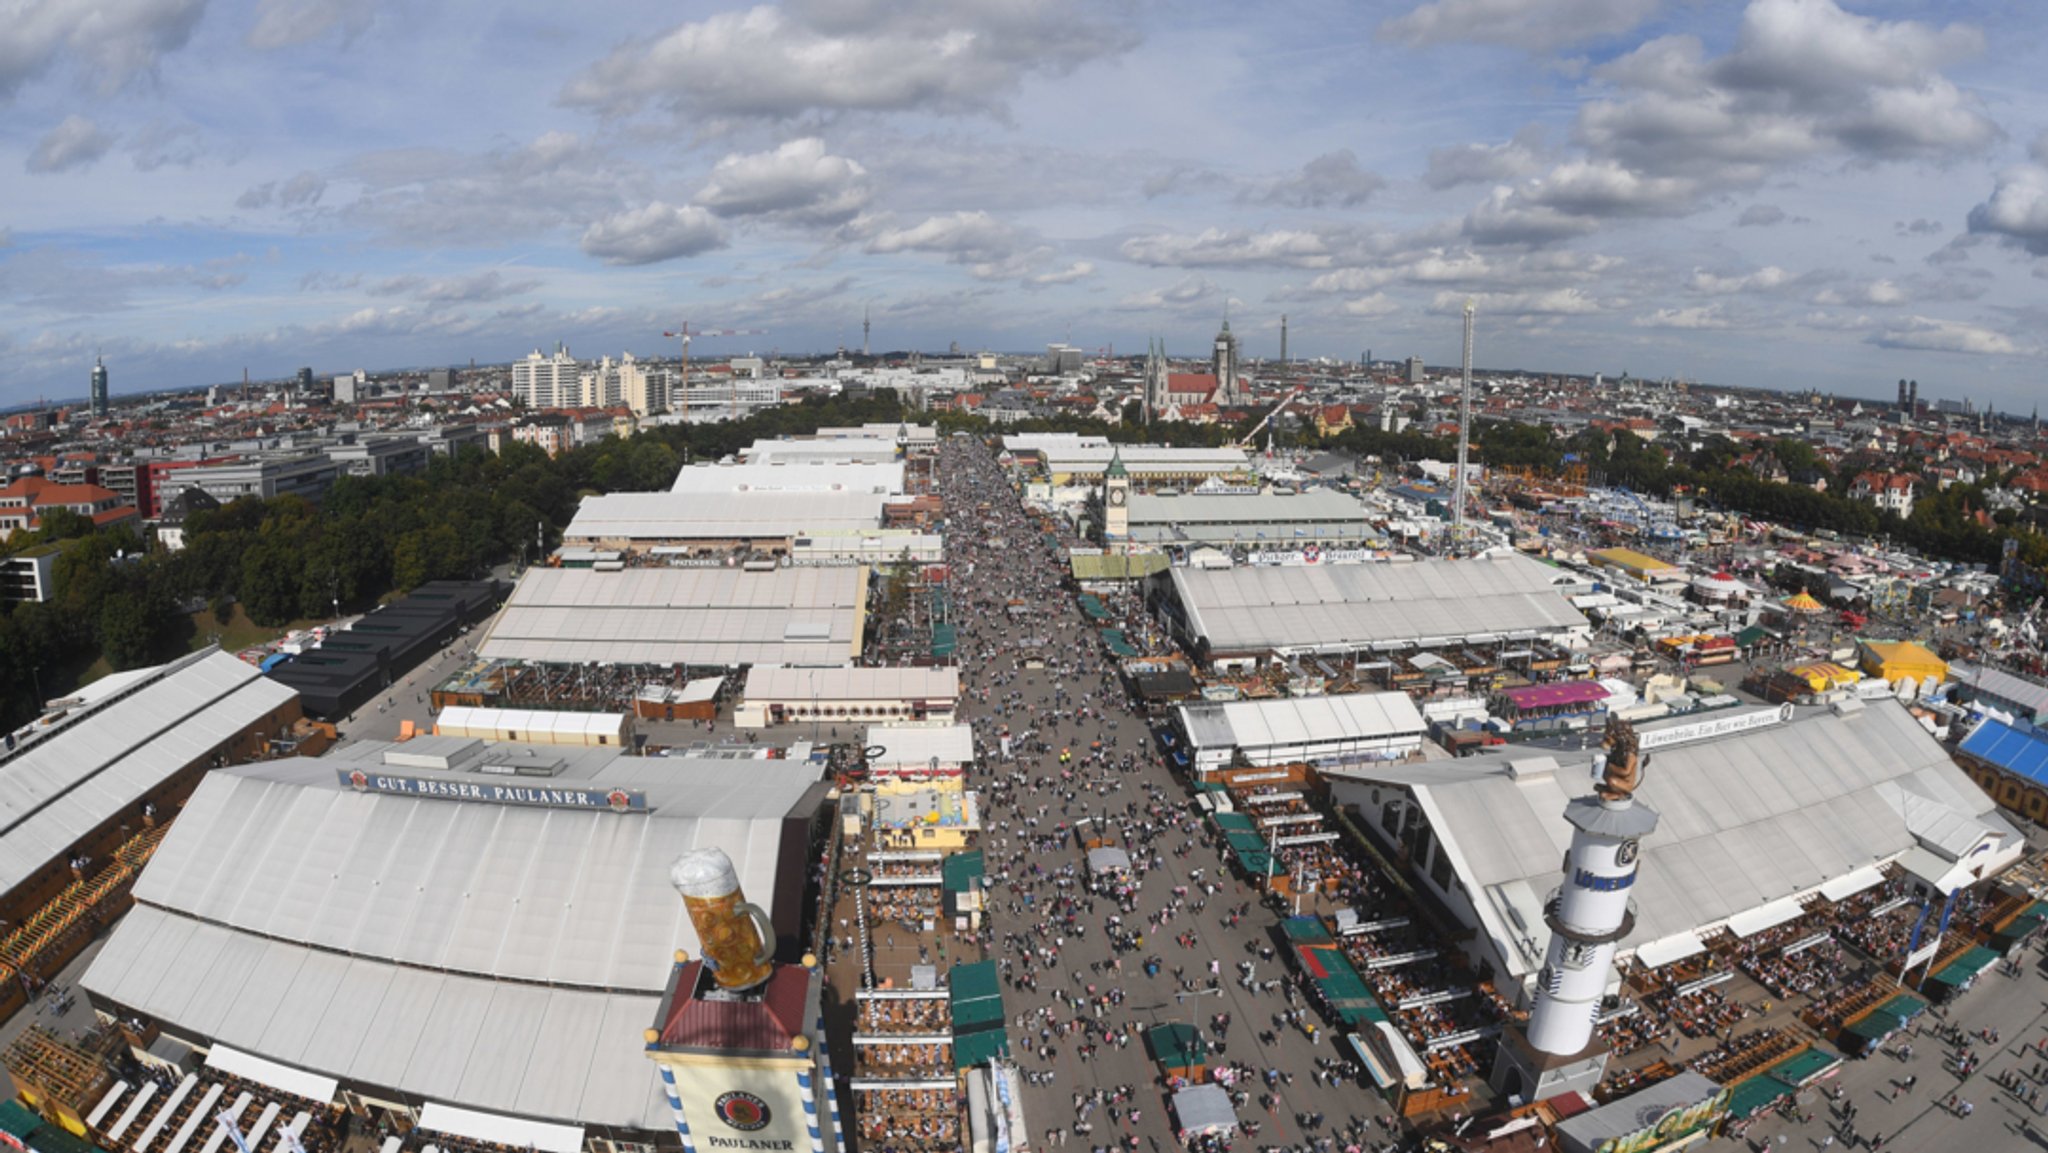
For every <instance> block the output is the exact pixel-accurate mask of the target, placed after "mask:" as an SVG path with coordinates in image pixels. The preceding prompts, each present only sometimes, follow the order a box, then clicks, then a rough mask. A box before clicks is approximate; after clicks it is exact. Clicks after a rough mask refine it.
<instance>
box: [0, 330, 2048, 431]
mask: <svg viewBox="0 0 2048 1153" xmlns="http://www.w3.org/2000/svg"><path fill="white" fill-rule="evenodd" d="M562 343H563V344H566V345H568V346H569V349H570V354H571V355H572V356H575V358H576V359H577V360H578V361H579V362H583V361H588V362H590V363H593V364H594V363H596V361H597V360H598V359H599V358H601V357H604V356H610V355H615V354H613V353H609V352H600V353H598V354H597V355H596V356H592V357H585V356H581V355H578V354H577V353H576V352H575V342H574V341H567V340H565V341H563V342H562ZM529 351H531V350H529ZM543 351H545V349H543ZM624 351H626V352H631V353H632V355H633V356H634V357H635V358H636V359H641V360H649V361H652V360H675V359H677V356H676V354H673V353H652V354H647V355H644V356H643V355H642V354H641V353H639V352H634V351H633V350H631V349H626V350H624ZM1083 351H1084V352H1088V350H1086V349H1084V350H1083ZM982 353H988V354H990V355H994V356H1002V357H1031V356H1043V355H1044V350H1043V349H1042V348H1041V349H1037V350H1015V349H1012V350H1005V349H994V348H978V349H975V350H974V351H971V352H969V351H965V350H963V351H961V352H960V353H959V354H958V356H959V357H961V358H963V359H964V358H968V357H973V356H978V355H981V354H982ZM765 355H766V354H763V353H745V352H740V353H732V354H729V355H728V354H719V355H713V356H708V357H704V358H702V360H701V363H708V364H721V363H725V362H727V361H730V360H733V359H735V358H741V357H747V356H765ZM777 355H778V356H781V357H785V358H798V359H819V358H826V357H832V356H835V355H837V351H836V350H834V351H819V352H799V353H791V352H783V353H778V354H777ZM847 355H851V356H858V355H860V353H858V352H855V351H853V350H850V349H849V350H847ZM868 355H869V359H881V358H885V357H890V356H907V355H917V356H932V357H952V356H954V355H955V354H953V353H951V352H948V351H934V350H931V349H914V348H896V349H884V350H881V351H878V352H874V353H871V354H868ZM1097 355H1098V354H1095V353H1092V352H1090V353H1088V356H1089V358H1090V359H1095V358H1096V357H1097ZM1144 355H1145V354H1144V353H1141V352H1138V353H1133V352H1124V353H1117V354H1115V359H1117V360H1136V359H1140V358H1142V357H1143V356H1144ZM1167 356H1168V358H1169V359H1171V360H1177V361H1186V362H1191V363H1194V362H1201V361H1205V360H1207V359H1208V356H1207V354H1206V353H1199V354H1191V355H1186V356H1183V355H1180V354H1177V353H1173V352H1168V354H1167ZM520 359H523V356H522V357H515V358H513V359H512V360H479V361H477V362H475V364H474V366H472V365H471V364H470V363H469V362H468V361H467V360H465V361H462V362H459V363H441V362H437V361H435V362H425V363H421V364H417V365H400V366H394V367H388V368H374V369H372V368H363V369H360V370H358V369H350V370H348V371H349V372H355V371H362V372H364V373H367V374H369V375H370V376H371V377H372V378H375V377H378V376H384V375H392V374H398V373H424V372H434V371H438V370H443V369H446V370H452V371H457V372H470V371H477V370H482V369H488V368H509V367H510V366H511V365H512V364H513V363H515V362H516V361H517V360H520ZM1244 359H1245V360H1247V361H1249V362H1254V363H1259V362H1263V363H1274V362H1277V361H1278V359H1279V358H1278V357H1277V356H1274V357H1271V358H1259V357H1245V358H1244ZM1406 359H1407V358H1406V357H1376V358H1375V359H1374V363H1376V364H1399V363H1402V362H1403V361H1405V360H1406ZM692 360H693V361H696V360H698V358H696V357H692ZM1316 360H1330V361H1333V362H1337V363H1345V364H1348V365H1349V366H1350V367H1353V368H1356V367H1358V362H1357V360H1356V359H1353V360H1351V361H1348V362H1344V361H1340V360H1338V358H1336V357H1330V356H1306V355H1304V356H1293V355H1290V357H1289V363H1307V362H1311V361H1316ZM1423 364H1424V367H1425V368H1429V369H1434V370H1450V371H1456V369H1457V366H1455V365H1445V364H1434V363H1431V362H1429V361H1427V360H1425V361H1424V362H1423ZM107 370H108V381H109V388H108V397H109V400H110V402H111V401H113V400H116V399H121V398H127V399H129V400H135V399H139V398H148V397H161V396H175V395H182V394H186V393H192V392H200V391H204V390H206V389H210V388H240V387H241V386H242V380H241V379H240V378H239V377H237V378H235V379H232V380H221V381H211V382H208V383H204V384H190V385H173V386H167V387H162V388H152V389H143V390H139V391H128V392H124V391H123V390H121V389H120V388H118V387H115V386H114V385H115V382H117V381H118V380H119V379H120V377H119V373H118V372H117V371H116V366H114V365H112V364H109V365H108V366H107ZM1472 374H1473V377H1474V378H1475V380H1476V379H1477V378H1479V377H1482V376H1484V377H1543V376H1552V377H1566V378H1574V379H1584V380H1590V379H1592V378H1594V377H1596V376H1598V377H1604V378H1605V379H1606V380H1607V381H1609V382H1610V383H1611V382H1614V381H1617V380H1619V379H1620V378H1621V373H1619V372H1614V373H1608V372H1603V371H1600V370H1594V371H1590V372H1588V371H1567V370H1560V369H1549V368H1545V369H1538V368H1488V367H1484V366H1481V365H1476V364H1475V365H1474V366H1473V368H1472ZM297 375H298V370H297V369H294V370H292V371H291V372H290V373H288V374H285V375H281V376H262V377H258V376H251V377H250V378H249V381H248V383H249V384H250V386H251V387H255V386H259V385H262V386H270V385H276V384H289V383H293V382H295V381H296V379H297ZM337 375H340V374H339V373H336V372H334V371H327V372H325V373H323V372H321V371H319V370H317V369H316V370H315V371H314V373H313V379H314V381H315V382H316V383H317V382H320V381H332V380H333V379H334V377H335V376H337ZM1629 379H1630V380H1631V381H1642V382H1646V383H1657V382H1663V381H1666V380H1671V381H1680V380H1682V381H1683V383H1684V384H1685V385H1686V386H1687V387H1689V388H1708V389H1721V390H1727V391H1734V392H1757V393H1765V394H1769V395H1773V396H1797V395H1800V394H1804V393H1812V392H1818V393H1819V394H1820V395H1823V396H1831V397H1835V398H1847V399H1851V400H1858V401H1871V402H1873V403H1876V404H1878V405H1879V406H1880V407H1884V408H1888V407H1890V406H1891V404H1892V403H1893V402H1894V401H1895V398H1896V392H1895V391H1894V390H1895V388H1896V378H1895V379H1894V380H1893V381H1890V382H1887V383H1886V385H1885V391H1884V392H1882V393H1880V394H1876V395H1866V394H1864V393H1851V392H1843V391H1840V390H1831V389H1807V388H1793V389H1778V388H1771V387H1769V386H1766V385H1746V384H1733V383H1729V382H1725V381H1710V380H1693V379H1690V378H1679V377H1661V376H1659V377H1646V376H1642V375H1639V374H1633V373H1632V374H1630V375H1629ZM1942 399H1953V400H1967V401H1969V402H1970V403H1971V404H1977V403H1979V402H1980V401H1981V399H1982V398H1978V397H1966V396H1957V397H1949V396H1947V394H1945V393H1934V394H1933V395H1931V396H1928V397H1926V398H1924V400H1923V405H1924V406H1925V407H1927V408H1930V409H1931V408H1932V407H1933V406H1934V404H1935V402H1937V401H1939V400H1942ZM90 402H91V397H90V395H89V394H88V393H81V394H79V395H78V396H77V397H75V398H56V399H51V398H44V399H43V400H41V401H40V402H37V401H27V402H24V403H20V404H15V405H11V406H6V407H0V415H6V416H12V415H15V414H17V413H23V412H36V411H41V410H45V409H58V408H66V407H82V406H86V405H88V404H90ZM1254 407H1257V406H1254ZM1984 411H1988V413H1989V414H1990V415H1992V416H2007V417H2012V418H2015V419H2026V415H2025V414H2024V413H2022V412H2020V411H2018V410H2015V409H2009V408H2000V407H1997V406H1996V405H1993V406H1992V407H1991V408H1989V409H1988V410H1984ZM1482 419H1490V418H1482Z"/></svg>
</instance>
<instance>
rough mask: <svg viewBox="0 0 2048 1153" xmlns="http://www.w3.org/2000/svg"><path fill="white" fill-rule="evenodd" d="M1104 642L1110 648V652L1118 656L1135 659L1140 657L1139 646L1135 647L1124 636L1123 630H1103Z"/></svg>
mask: <svg viewBox="0 0 2048 1153" xmlns="http://www.w3.org/2000/svg"><path fill="white" fill-rule="evenodd" d="M1102 641H1103V643H1104V644H1106V645H1108V646H1109V651H1110V652H1112V653H1114V654H1116V655H1117V656H1120V657H1134V656H1137V655H1138V648H1137V646H1136V645H1133V644H1132V643H1131V642H1130V641H1129V639H1127V638H1126V637H1125V636H1124V630H1122V629H1103V630H1102Z"/></svg>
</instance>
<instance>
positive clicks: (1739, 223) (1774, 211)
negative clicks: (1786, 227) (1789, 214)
mask: <svg viewBox="0 0 2048 1153" xmlns="http://www.w3.org/2000/svg"><path fill="white" fill-rule="evenodd" d="M1784 222H1785V210H1784V209H1782V208H1780V207H1778V206H1777V205H1775V204H1752V205H1750V206H1749V207H1748V208H1745V209H1743V210H1742V215H1740V216H1738V217H1736V218H1735V227H1737V228H1769V227H1770V226H1771V225H1773V224H1783V223H1784Z"/></svg>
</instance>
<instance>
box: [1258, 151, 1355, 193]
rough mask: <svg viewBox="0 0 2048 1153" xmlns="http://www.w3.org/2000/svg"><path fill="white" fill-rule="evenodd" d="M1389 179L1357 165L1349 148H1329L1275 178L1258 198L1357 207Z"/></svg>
mask: <svg viewBox="0 0 2048 1153" xmlns="http://www.w3.org/2000/svg"><path fill="white" fill-rule="evenodd" d="M1386 186H1387V182H1386V181H1385V180H1384V179H1382V178H1381V177H1380V176H1379V175H1378V174H1376V173H1372V172H1367V171H1366V170H1365V169H1363V168H1360V167H1359V166H1358V155H1357V153H1354V152H1352V151H1351V150H1350V149H1349V148H1345V149H1340V150H1339V151H1336V152H1326V153H1324V154H1323V155H1321V156H1318V157H1316V158H1315V159H1314V160H1311V161H1309V162H1308V163H1307V164H1304V165H1302V168H1301V171H1299V172H1297V173H1295V174H1293V175H1292V176H1288V177H1286V178H1284V179H1281V180H1277V181H1275V182H1273V184H1272V185H1270V186H1269V187H1268V188H1266V190H1265V192H1264V193H1263V195H1261V196H1259V197H1258V199H1259V200H1261V201H1262V202H1264V203H1267V204H1285V205H1288V206H1290V207H1294V208H1356V207H1358V206H1359V205H1361V204H1364V203H1365V202H1366V201H1368V200H1370V199H1372V195H1373V193H1375V192H1378V191H1379V190H1380V189H1382V188H1385V187H1386Z"/></svg>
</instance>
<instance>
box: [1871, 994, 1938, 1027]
mask: <svg viewBox="0 0 2048 1153" xmlns="http://www.w3.org/2000/svg"><path fill="white" fill-rule="evenodd" d="M1879 1008H1881V1009H1883V1010H1884V1011H1885V1012H1887V1013H1890V1014H1891V1015H1892V1016H1894V1017H1897V1018H1898V1019H1899V1020H1901V1021H1910V1020H1912V1019H1913V1018H1915V1017H1918V1016H1919V1015H1920V1014H1922V1013H1925V1012H1926V1011H1927V1002H1926V1001H1923V1000H1921V999H1920V998H1918V997H1915V996H1914V995H1913V994H1911V993H1900V994H1899V995H1898V996H1896V997H1893V998H1892V999H1891V1000H1889V1001H1886V1002H1885V1003H1884V1004H1883V1005H1881V1006H1879Z"/></svg>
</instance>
